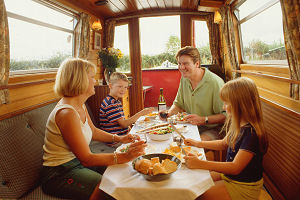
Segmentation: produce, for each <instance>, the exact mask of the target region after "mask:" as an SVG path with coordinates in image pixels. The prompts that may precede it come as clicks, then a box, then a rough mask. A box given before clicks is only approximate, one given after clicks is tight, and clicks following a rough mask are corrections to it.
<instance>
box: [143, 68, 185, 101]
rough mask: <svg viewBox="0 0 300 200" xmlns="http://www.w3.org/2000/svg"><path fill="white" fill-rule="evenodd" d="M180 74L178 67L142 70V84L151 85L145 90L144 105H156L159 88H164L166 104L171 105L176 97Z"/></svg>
mask: <svg viewBox="0 0 300 200" xmlns="http://www.w3.org/2000/svg"><path fill="white" fill-rule="evenodd" d="M180 78H181V74H180V72H179V71H178V69H155V70H154V69H151V70H143V71H142V81H143V86H152V88H151V89H150V90H148V91H147V92H146V95H145V100H144V105H145V107H157V102H158V97H159V89H160V88H164V96H165V98H166V101H167V106H171V105H172V104H173V101H174V99H175V97H176V94H177V90H178V87H179V82H180Z"/></svg>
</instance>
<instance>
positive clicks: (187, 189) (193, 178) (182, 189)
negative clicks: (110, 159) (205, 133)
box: [99, 124, 214, 200]
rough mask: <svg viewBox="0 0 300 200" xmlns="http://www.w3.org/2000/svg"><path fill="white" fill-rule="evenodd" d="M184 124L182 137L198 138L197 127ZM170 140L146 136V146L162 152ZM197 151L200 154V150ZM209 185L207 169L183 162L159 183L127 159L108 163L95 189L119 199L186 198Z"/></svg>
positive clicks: (186, 199)
mask: <svg viewBox="0 0 300 200" xmlns="http://www.w3.org/2000/svg"><path fill="white" fill-rule="evenodd" d="M186 125H187V130H188V131H187V132H186V133H184V136H186V137H187V138H194V139H197V140H200V136H199V133H198V129H197V126H194V125H190V124H186ZM137 129H138V128H137V127H133V129H132V130H131V133H132V134H134V133H135V132H136V131H137ZM141 137H142V136H141ZM171 142H172V140H171V138H170V140H168V141H152V140H149V139H148V143H149V145H155V146H156V148H155V152H159V153H161V152H163V151H164V149H165V148H166V147H168V146H169V144H170V143H171ZM201 151H202V153H204V151H203V149H201ZM153 153H154V152H153ZM213 185H214V183H213V180H212V178H211V176H210V173H209V171H207V170H200V169H193V170H191V169H188V168H187V167H186V166H185V165H184V164H182V166H181V168H180V169H178V170H177V171H176V172H175V173H174V174H172V176H171V178H170V179H168V180H164V181H160V182H151V181H147V180H145V179H144V178H143V176H142V175H140V174H139V173H138V172H136V171H135V170H134V169H133V168H132V164H131V162H130V163H126V164H120V165H113V166H109V167H108V168H107V169H106V171H105V173H104V174H103V177H102V180H101V184H100V187H99V188H100V189H101V190H103V191H104V192H106V193H108V194H110V195H111V196H113V197H114V198H116V199H120V200H122V199H124V200H134V199H138V200H141V199H142V200H147V199H149V200H154V199H166V200H167V199H172V200H175V199H176V200H177V199H178V200H180V199H182V200H189V199H195V198H196V197H198V196H199V195H201V194H203V193H204V192H205V191H206V190H208V189H209V188H210V187H211V186H213Z"/></svg>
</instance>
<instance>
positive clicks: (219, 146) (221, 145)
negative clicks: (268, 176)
mask: <svg viewBox="0 0 300 200" xmlns="http://www.w3.org/2000/svg"><path fill="white" fill-rule="evenodd" d="M220 97H221V99H222V101H224V106H223V108H224V110H225V111H226V112H227V119H226V122H225V125H224V127H223V129H225V131H226V136H225V138H224V139H223V140H215V141H195V140H192V139H186V140H185V141H184V142H185V144H186V145H193V146H197V147H199V148H207V149H212V150H224V149H226V148H227V157H226V162H213V161H204V160H200V159H198V157H197V156H195V155H188V156H186V157H185V160H186V165H187V166H188V167H189V168H201V169H207V170H211V171H213V172H211V175H212V178H213V180H214V182H215V186H213V187H211V188H210V189H209V190H208V191H207V192H205V193H204V194H203V195H202V196H201V197H200V199H232V200H235V199H237V200H238V199H258V196H259V194H260V190H261V188H262V186H263V179H262V172H263V167H262V160H263V155H264V154H265V153H266V151H267V146H268V142H267V135H266V132H265V128H264V125H263V119H262V111H261V105H260V100H259V94H258V91H257V88H256V85H255V83H254V82H253V81H252V80H251V79H249V78H238V79H234V80H232V81H229V82H227V83H226V84H225V85H224V86H223V87H222V89H221V92H220Z"/></svg>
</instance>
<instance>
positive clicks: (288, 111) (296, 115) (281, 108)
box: [260, 96, 300, 118]
mask: <svg viewBox="0 0 300 200" xmlns="http://www.w3.org/2000/svg"><path fill="white" fill-rule="evenodd" d="M260 99H261V100H262V101H263V102H265V103H267V104H269V105H271V106H273V107H275V108H277V109H280V110H282V111H284V112H286V113H287V114H288V115H293V116H295V117H299V118H300V113H298V112H296V111H294V110H291V109H289V108H287V107H284V106H282V105H280V104H278V103H276V102H274V101H270V100H269V99H266V98H265V97H262V96H260Z"/></svg>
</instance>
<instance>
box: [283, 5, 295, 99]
mask: <svg viewBox="0 0 300 200" xmlns="http://www.w3.org/2000/svg"><path fill="white" fill-rule="evenodd" d="M280 3H281V10H282V18H283V32H284V43H285V48H286V54H287V60H288V63H289V69H290V76H291V79H293V80H298V81H299V80H300V4H299V0H280ZM290 96H291V97H292V98H293V99H296V100H299V96H300V90H299V84H291V87H290Z"/></svg>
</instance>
